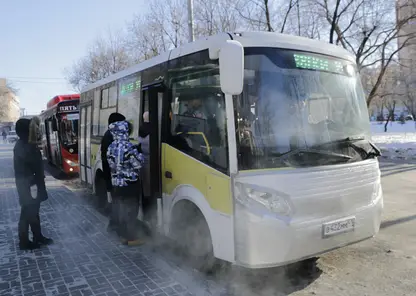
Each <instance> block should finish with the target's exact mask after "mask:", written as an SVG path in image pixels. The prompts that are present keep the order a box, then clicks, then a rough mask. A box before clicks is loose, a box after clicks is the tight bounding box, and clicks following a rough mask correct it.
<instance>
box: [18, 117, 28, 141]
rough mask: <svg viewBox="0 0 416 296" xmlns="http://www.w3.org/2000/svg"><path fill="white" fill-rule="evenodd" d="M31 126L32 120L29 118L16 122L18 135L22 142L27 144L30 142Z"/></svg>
mask: <svg viewBox="0 0 416 296" xmlns="http://www.w3.org/2000/svg"><path fill="white" fill-rule="evenodd" d="M29 126H30V119H28V118H20V119H19V120H18V121H17V122H16V134H17V136H18V137H19V138H20V139H21V140H23V141H26V142H27V141H28V140H29Z"/></svg>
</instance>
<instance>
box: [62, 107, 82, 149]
mask: <svg viewBox="0 0 416 296" xmlns="http://www.w3.org/2000/svg"><path fill="white" fill-rule="evenodd" d="M78 120H79V114H78V113H74V114H63V115H62V116H61V119H60V122H59V135H60V137H61V142H62V145H63V146H64V147H65V148H66V149H68V150H69V152H71V153H78V152H77V151H78V149H77V148H78Z"/></svg>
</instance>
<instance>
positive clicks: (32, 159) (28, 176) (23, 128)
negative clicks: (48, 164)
mask: <svg viewBox="0 0 416 296" xmlns="http://www.w3.org/2000/svg"><path fill="white" fill-rule="evenodd" d="M32 120H33V119H32ZM37 122H38V121H37V120H35V121H33V122H32V123H31V120H30V119H25V118H22V119H19V120H18V121H17V122H16V134H17V135H18V136H19V140H18V141H17V143H16V145H15V146H14V149H13V162H14V174H15V182H16V188H17V193H18V195H19V204H20V207H21V211H20V219H19V226H18V229H19V247H20V249H21V250H33V249H37V248H39V247H40V245H49V244H52V243H53V240H52V239H50V238H46V237H44V236H43V235H42V231H41V226H40V218H39V208H40V203H41V202H43V201H45V200H47V199H48V193H47V191H46V186H45V174H44V171H43V161H42V156H41V154H40V151H39V149H38V147H37V143H36V139H35V142H34V143H33V142H31V141H30V140H29V135H30V134H32V135H36V134H38V128H39V126H38V125H37V124H36V123H37ZM29 226H30V228H31V230H32V233H33V241H31V240H30V239H29Z"/></svg>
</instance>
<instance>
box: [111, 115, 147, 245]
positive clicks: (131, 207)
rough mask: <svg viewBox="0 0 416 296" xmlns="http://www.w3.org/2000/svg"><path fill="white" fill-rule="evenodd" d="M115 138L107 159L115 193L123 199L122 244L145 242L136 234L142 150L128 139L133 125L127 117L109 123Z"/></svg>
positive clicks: (120, 228)
mask: <svg viewBox="0 0 416 296" xmlns="http://www.w3.org/2000/svg"><path fill="white" fill-rule="evenodd" d="M109 130H110V131H111V134H112V135H113V138H114V141H113V142H112V143H111V145H110V146H109V147H108V151H107V160H108V164H109V167H110V170H111V182H112V185H113V188H114V191H113V192H114V197H115V198H117V199H118V200H120V209H119V223H120V227H119V229H118V235H119V236H120V238H121V239H122V242H123V244H127V245H137V244H141V243H143V241H140V240H139V239H138V237H137V231H136V219H137V214H138V211H139V198H140V191H141V190H140V185H141V184H140V169H141V168H142V166H143V162H144V159H143V154H141V153H140V152H139V151H138V150H137V146H135V145H133V144H132V143H131V142H130V141H129V136H130V133H131V131H132V126H131V125H129V123H128V122H126V121H118V122H114V123H112V124H110V126H109Z"/></svg>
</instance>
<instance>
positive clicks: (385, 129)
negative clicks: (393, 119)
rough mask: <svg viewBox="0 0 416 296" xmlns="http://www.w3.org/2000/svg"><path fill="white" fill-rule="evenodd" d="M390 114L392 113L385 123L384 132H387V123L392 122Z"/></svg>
mask: <svg viewBox="0 0 416 296" xmlns="http://www.w3.org/2000/svg"><path fill="white" fill-rule="evenodd" d="M390 116H391V114H389V116H387V120H386V123H385V124H384V132H385V133H386V132H387V125H388V124H389V122H390Z"/></svg>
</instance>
